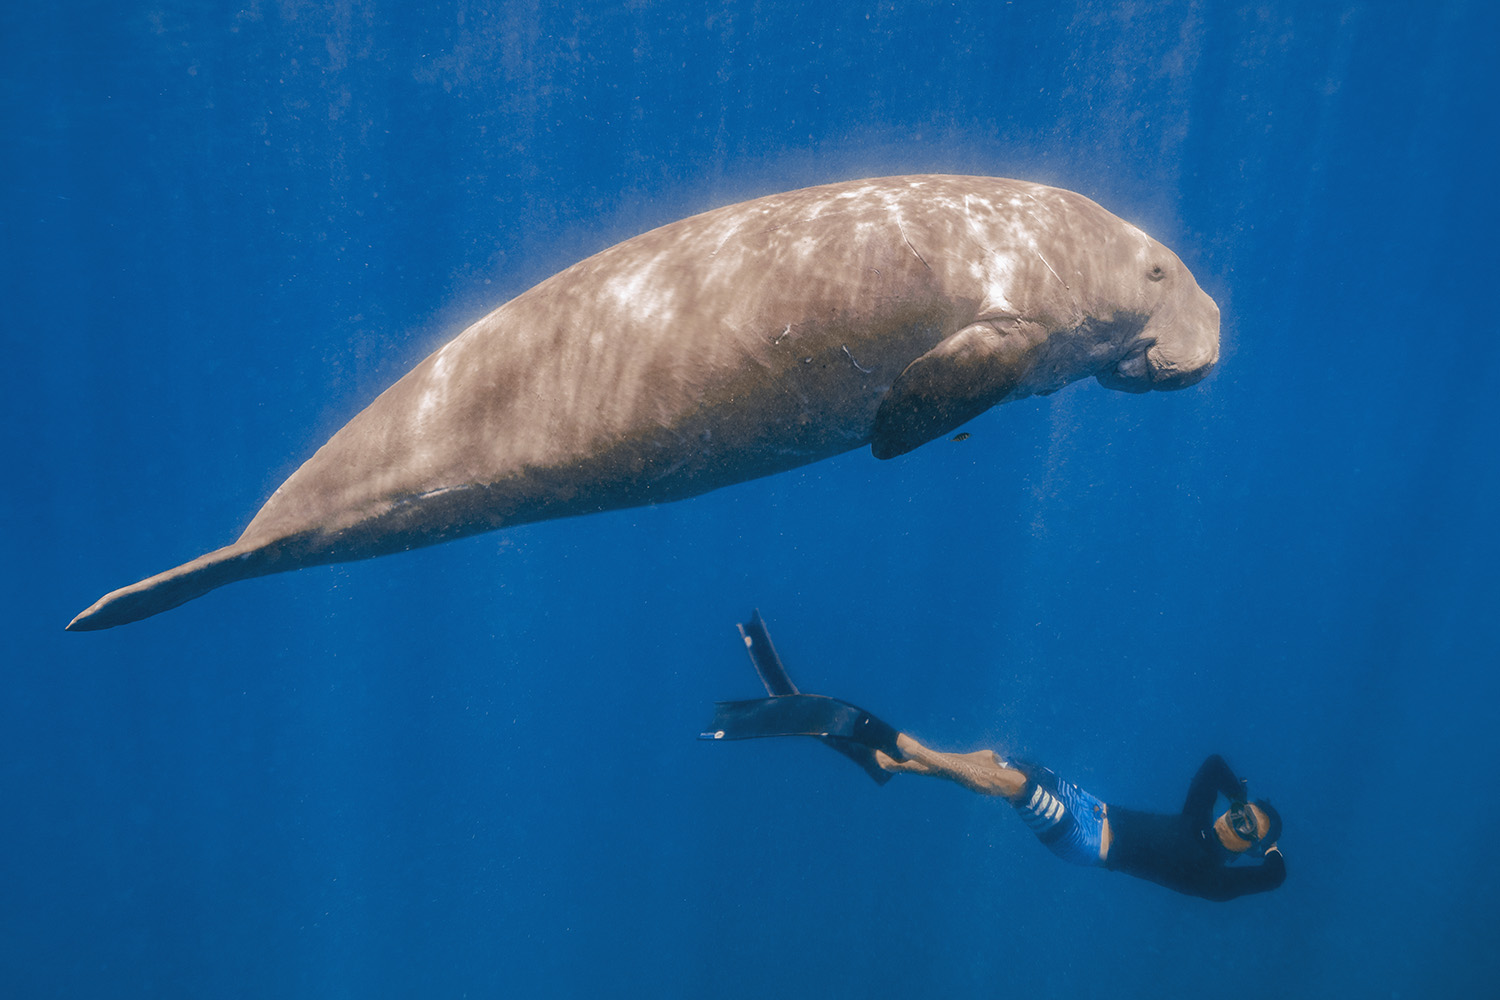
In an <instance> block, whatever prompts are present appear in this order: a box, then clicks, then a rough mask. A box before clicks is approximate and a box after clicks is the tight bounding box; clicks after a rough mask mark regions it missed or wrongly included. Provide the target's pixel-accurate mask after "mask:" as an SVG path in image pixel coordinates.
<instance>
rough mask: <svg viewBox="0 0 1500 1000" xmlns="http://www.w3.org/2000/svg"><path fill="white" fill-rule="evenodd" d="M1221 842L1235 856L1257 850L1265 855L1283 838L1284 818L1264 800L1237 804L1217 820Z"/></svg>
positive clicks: (1215, 822) (1217, 829) (1215, 824)
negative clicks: (1282, 823) (1282, 826)
mask: <svg viewBox="0 0 1500 1000" xmlns="http://www.w3.org/2000/svg"><path fill="white" fill-rule="evenodd" d="M1214 832H1215V833H1217V834H1218V835H1219V843H1221V844H1223V845H1224V847H1225V849H1227V850H1229V851H1233V852H1234V853H1235V854H1244V853H1245V852H1246V851H1249V850H1251V849H1252V848H1253V849H1255V850H1256V851H1257V852H1258V853H1261V854H1264V853H1265V851H1266V849H1267V848H1269V847H1270V846H1271V845H1272V844H1274V843H1276V841H1277V840H1278V839H1279V838H1280V837H1281V815H1280V814H1279V813H1278V812H1277V811H1276V810H1275V808H1273V807H1272V805H1271V803H1269V802H1267V801H1266V800H1265V799H1256V800H1255V801H1254V802H1234V803H1231V804H1230V806H1229V808H1228V809H1226V810H1225V811H1224V813H1223V814H1222V815H1221V816H1220V817H1219V818H1218V819H1216V820H1214Z"/></svg>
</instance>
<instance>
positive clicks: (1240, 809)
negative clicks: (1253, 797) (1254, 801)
mask: <svg viewBox="0 0 1500 1000" xmlns="http://www.w3.org/2000/svg"><path fill="white" fill-rule="evenodd" d="M1228 815H1229V828H1230V829H1231V830H1233V831H1234V834H1235V836H1237V837H1239V838H1240V839H1241V840H1244V841H1246V842H1248V843H1249V844H1251V845H1252V846H1253V845H1254V844H1255V842H1256V841H1257V840H1259V839H1260V824H1259V823H1257V822H1256V819H1255V812H1254V810H1252V809H1251V808H1250V803H1248V802H1236V803H1234V804H1233V805H1231V806H1230V807H1229V814H1228Z"/></svg>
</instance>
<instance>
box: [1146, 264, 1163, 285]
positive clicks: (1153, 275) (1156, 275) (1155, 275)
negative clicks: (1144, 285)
mask: <svg viewBox="0 0 1500 1000" xmlns="http://www.w3.org/2000/svg"><path fill="white" fill-rule="evenodd" d="M1166 276H1167V272H1166V271H1165V270H1164V269H1163V268H1162V266H1161V265H1160V264H1152V265H1151V270H1149V271H1147V272H1146V277H1148V278H1150V279H1151V280H1152V281H1160V280H1161V279H1163V278H1165V277H1166Z"/></svg>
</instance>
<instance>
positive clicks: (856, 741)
mask: <svg viewBox="0 0 1500 1000" xmlns="http://www.w3.org/2000/svg"><path fill="white" fill-rule="evenodd" d="M740 633H741V635H742V636H743V637H744V641H745V647H746V650H747V651H748V652H749V654H750V660H751V663H753V664H754V665H755V669H756V672H757V673H758V674H760V678H761V681H762V682H763V683H764V684H765V687H766V691H767V693H768V694H769V695H770V696H771V697H768V698H759V699H755V700H752V701H736V702H720V703H719V705H718V707H717V711H716V713H715V716H714V720H713V722H712V723H711V724H710V728H709V729H708V730H707V731H705V732H704V733H703V734H702V738H704V739H714V740H721V739H750V738H755V737H762V736H792V735H805V736H814V737H817V738H818V739H819V740H821V741H822V742H823V743H825V744H827V745H829V746H831V747H832V748H833V749H835V750H838V751H839V752H840V753H842V754H844V755H845V756H847V757H849V758H850V759H852V760H853V761H854V762H855V763H857V764H859V765H860V766H861V767H863V768H864V769H865V771H866V772H867V773H868V774H869V775H870V776H871V777H872V778H874V779H875V780H876V781H877V782H880V783H882V784H883V783H884V782H885V781H887V780H889V779H890V777H891V775H892V774H896V773H903V774H922V775H927V776H930V777H937V778H946V779H948V780H950V781H953V782H956V783H957V784H959V785H962V786H963V787H964V788H967V789H969V790H970V791H973V792H978V793H979V794H981V795H994V796H998V797H1000V798H1003V799H1005V800H1006V801H1007V802H1009V803H1010V804H1011V806H1012V807H1014V808H1015V810H1016V812H1017V813H1018V814H1019V815H1020V817H1021V819H1022V820H1023V821H1024V822H1025V823H1026V825H1027V826H1028V827H1030V829H1031V831H1032V832H1033V833H1035V834H1036V836H1037V838H1038V839H1039V840H1040V841H1041V842H1042V843H1043V844H1044V845H1046V847H1047V848H1048V849H1049V850H1051V851H1052V853H1053V854H1056V855H1057V856H1058V857H1060V858H1062V859H1063V860H1064V861H1068V862H1071V863H1073V864H1078V865H1084V866H1088V867H1098V868H1106V869H1109V870H1111V871H1118V872H1124V873H1125V874H1127V875H1134V876H1136V877H1137V878H1143V879H1146V880H1147V881H1150V882H1155V883H1156V884H1158V885H1162V886H1165V887H1167V888H1168V889H1173V890H1175V891H1177V892H1180V893H1184V894H1186V895H1190V896H1200V897H1202V898H1204V899H1210V900H1215V901H1225V900H1230V899H1234V898H1236V897H1238V896H1244V895H1248V894H1250V893H1255V892H1266V891H1269V890H1271V889H1275V888H1276V887H1277V886H1279V885H1281V883H1282V882H1283V881H1285V879H1286V861H1285V859H1284V858H1283V857H1282V856H1281V849H1280V847H1278V846H1277V841H1278V839H1279V838H1280V836H1281V816H1280V815H1279V814H1278V813H1277V812H1276V810H1275V808H1274V807H1272V805H1271V804H1270V803H1269V802H1267V801H1265V800H1264V799H1257V800H1255V801H1254V802H1250V801H1248V795H1247V793H1246V790H1247V783H1246V782H1245V781H1244V780H1242V779H1240V778H1239V777H1237V776H1236V775H1235V773H1234V771H1232V770H1231V769H1230V767H1229V765H1228V764H1227V763H1226V762H1225V760H1224V758H1223V757H1221V756H1219V755H1218V754H1214V755H1212V756H1210V757H1209V758H1208V759H1207V760H1205V761H1204V762H1203V764H1202V766H1201V767H1199V768H1198V773H1197V774H1196V775H1194V776H1193V780H1192V783H1191V784H1190V785H1189V786H1188V793H1187V800H1186V801H1185V802H1184V803H1183V806H1182V811H1181V812H1178V813H1152V812H1143V811H1140V810H1136V809H1127V808H1124V807H1122V806H1114V805H1108V804H1106V803H1105V802H1103V801H1101V800H1100V799H1098V798H1096V797H1095V796H1093V795H1091V794H1089V793H1088V792H1086V791H1084V790H1083V789H1081V788H1079V787H1078V786H1077V785H1074V784H1073V783H1071V782H1068V781H1064V780H1063V779H1061V778H1059V777H1058V776H1057V775H1056V774H1054V773H1053V772H1052V771H1050V770H1048V769H1047V768H1044V767H1039V766H1037V765H1034V764H1030V763H1027V762H1024V761H1019V760H1009V761H1007V760H1005V759H1002V758H1001V757H1000V755H999V754H997V753H995V752H994V751H993V750H979V751H975V752H973V753H944V752H941V751H938V750H933V749H931V748H929V747H926V746H923V745H922V744H921V743H920V742H918V741H917V740H915V739H913V738H912V737H911V736H909V735H907V734H906V733H902V732H897V731H896V730H895V729H894V728H892V727H891V726H889V725H888V724H886V723H884V722H882V721H881V720H880V719H878V718H876V717H875V716H873V715H871V714H870V713H868V712H866V711H864V710H863V709H861V708H858V707H856V706H854V705H850V704H849V703H848V702H843V701H839V700H837V699H835V698H826V697H823V696H821V695H806V694H802V693H801V692H799V691H798V690H797V688H796V686H795V685H794V684H793V683H792V680H791V677H790V676H789V675H788V674H787V672H786V668H785V667H784V666H783V665H782V663H781V660H780V658H779V657H778V656H777V655H776V650H775V647H774V646H773V645H772V644H771V637H770V634H769V633H768V632H767V631H766V627H765V622H764V620H763V619H762V618H761V617H760V612H759V611H757V612H755V614H754V616H753V617H752V618H751V620H750V621H749V622H746V623H744V624H742V625H740ZM1221 795H1222V796H1223V797H1224V798H1225V799H1226V800H1227V802H1228V807H1227V808H1226V809H1225V810H1224V811H1223V812H1222V813H1220V814H1219V815H1218V816H1215V815H1214V806H1215V804H1216V803H1217V801H1218V798H1219V796H1221ZM1257 857H1258V858H1260V859H1261V860H1260V863H1259V864H1255V865H1241V864H1236V863H1235V862H1236V861H1238V860H1239V859H1242V858H1257Z"/></svg>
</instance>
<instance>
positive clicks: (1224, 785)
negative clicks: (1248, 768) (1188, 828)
mask: <svg viewBox="0 0 1500 1000" xmlns="http://www.w3.org/2000/svg"><path fill="white" fill-rule="evenodd" d="M1220 795H1223V796H1224V797H1225V798H1226V799H1229V800H1230V801H1231V802H1234V801H1238V800H1241V799H1243V798H1244V795H1245V786H1244V783H1243V782H1241V781H1240V779H1239V778H1238V777H1236V775H1235V773H1234V772H1233V771H1232V770H1230V768H1229V765H1228V764H1227V763H1226V762H1225V760H1224V758H1223V757H1220V756H1219V755H1218V754H1213V755H1211V756H1210V757H1209V758H1208V759H1207V760H1205V761H1204V762H1203V766H1201V767H1199V768H1198V773H1197V774H1195V775H1193V783H1192V784H1191V785H1189V786H1188V793H1187V801H1186V802H1184V803H1183V805H1182V811H1183V813H1184V814H1186V815H1189V816H1194V817H1202V816H1208V815H1211V814H1212V813H1213V808H1214V802H1215V801H1217V800H1218V797H1219V796H1220Z"/></svg>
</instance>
